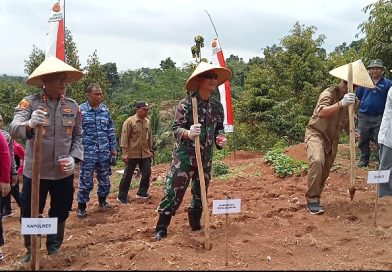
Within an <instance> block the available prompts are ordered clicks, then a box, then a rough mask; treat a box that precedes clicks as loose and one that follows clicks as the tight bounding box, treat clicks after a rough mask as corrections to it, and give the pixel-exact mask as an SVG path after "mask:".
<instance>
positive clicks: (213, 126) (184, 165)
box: [156, 62, 231, 240]
mask: <svg viewBox="0 0 392 272" xmlns="http://www.w3.org/2000/svg"><path fill="white" fill-rule="evenodd" d="M230 76H231V72H230V70H228V69H226V68H223V67H220V66H215V65H211V64H208V63H205V62H202V63H200V64H199V65H198V66H197V68H196V70H195V71H194V72H193V73H192V75H191V77H190V78H189V79H188V81H187V83H186V86H185V87H186V89H187V91H188V92H190V95H188V96H187V97H186V98H184V99H183V100H182V101H180V103H179V104H178V106H177V109H176V113H175V120H174V125H173V134H174V137H175V138H176V143H175V146H174V149H173V160H172V163H171V166H170V169H169V171H168V173H167V177H166V185H165V194H164V197H163V198H162V201H161V204H160V205H159V207H158V213H159V218H158V222H157V225H156V239H157V240H160V239H162V238H164V237H166V236H167V228H168V226H169V224H170V221H171V218H172V216H173V215H175V213H176V211H177V209H178V208H179V206H180V204H181V202H182V199H183V197H184V194H185V191H186V189H187V187H188V185H189V182H190V181H191V180H192V201H191V203H190V205H189V207H188V219H189V225H190V227H191V229H192V230H193V231H195V230H200V229H201V224H200V219H201V215H202V203H201V189H200V180H199V173H198V167H203V170H204V180H205V183H206V188H208V185H209V181H210V179H211V166H212V151H213V145H214V143H215V144H216V146H217V148H218V149H221V148H223V147H224V146H225V144H226V142H227V140H226V138H224V137H223V138H221V139H220V140H218V139H217V138H216V136H217V135H218V132H219V130H222V129H223V128H224V127H223V120H224V112H223V106H222V104H221V103H220V102H219V101H218V100H216V99H215V98H213V97H211V94H212V92H213V91H214V90H215V89H216V87H217V86H218V85H220V84H222V83H224V82H225V81H226V80H228V79H229V78H230ZM193 97H196V99H197V112H198V115H199V120H198V123H199V124H197V125H194V120H193V116H192V98H193ZM196 136H199V137H200V147H201V157H202V165H197V161H196V155H195V142H194V139H195V137H196Z"/></svg>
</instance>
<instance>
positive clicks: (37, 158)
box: [30, 125, 42, 271]
mask: <svg viewBox="0 0 392 272" xmlns="http://www.w3.org/2000/svg"><path fill="white" fill-rule="evenodd" d="M41 143H42V125H39V126H37V127H36V129H35V140H34V153H33V176H32V182H31V217H32V218H38V215H39V187H40V170H41ZM40 249H41V243H40V236H38V235H36V234H34V235H31V263H30V265H31V270H33V271H35V270H39V251H40Z"/></svg>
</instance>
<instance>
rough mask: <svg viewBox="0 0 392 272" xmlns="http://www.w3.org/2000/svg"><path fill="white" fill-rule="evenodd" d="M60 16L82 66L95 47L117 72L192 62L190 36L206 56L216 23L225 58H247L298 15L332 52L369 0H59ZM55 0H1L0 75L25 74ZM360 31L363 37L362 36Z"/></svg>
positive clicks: (353, 29)
mask: <svg viewBox="0 0 392 272" xmlns="http://www.w3.org/2000/svg"><path fill="white" fill-rule="evenodd" d="M65 1H66V4H65V13H66V15H65V16H66V18H65V23H66V27H67V28H68V29H69V30H70V31H71V33H72V36H73V39H74V42H75V43H76V46H77V48H78V51H79V58H80V61H81V64H82V66H85V65H86V62H87V58H88V56H89V55H91V54H92V53H93V52H94V50H95V49H97V53H98V57H99V59H100V62H101V64H104V63H106V62H115V63H116V64H117V68H118V70H119V72H120V71H124V70H127V69H136V68H141V67H159V64H160V62H161V60H163V59H166V58H168V57H170V58H171V59H172V60H173V61H174V62H176V65H177V66H181V65H182V64H183V63H184V62H189V61H192V56H191V51H190V47H191V46H192V45H193V44H194V41H193V37H194V36H195V35H198V34H199V35H201V36H203V37H204V38H205V48H204V49H203V51H202V55H204V56H206V57H207V58H208V57H209V56H210V55H211V53H210V47H209V46H210V43H211V40H212V39H213V38H214V37H215V33H214V29H213V27H212V25H211V23H210V20H209V18H208V16H207V14H206V13H205V11H204V10H207V11H208V12H209V13H210V15H211V17H212V19H213V21H214V24H215V27H216V28H217V31H218V35H219V38H220V44H221V46H222V49H223V52H224V55H225V57H228V56H230V55H231V54H233V55H237V56H239V57H242V58H243V59H244V60H245V61H248V60H249V58H252V57H255V56H262V55H261V54H262V50H261V48H263V47H266V46H271V45H273V44H278V43H279V42H280V39H281V38H283V37H284V36H287V35H289V34H290V30H291V29H292V28H293V26H294V24H295V22H296V21H299V22H300V23H301V24H304V25H305V26H315V27H317V33H316V35H319V34H324V35H326V36H327V39H326V40H325V44H324V46H323V47H324V48H325V49H327V50H328V51H331V50H333V49H334V48H335V46H338V45H340V44H342V43H343V42H347V43H350V42H351V41H353V40H357V38H356V37H355V35H356V34H358V33H359V30H358V25H359V24H360V23H362V22H364V21H366V20H367V17H368V14H365V13H364V12H363V11H362V8H363V7H364V6H366V5H368V4H370V3H373V2H375V0H215V1H212V0H137V1H128V0H110V1H107V0H65ZM55 2H56V0H0V37H1V42H0V74H8V75H25V74H24V60H26V59H28V57H29V55H30V53H31V51H32V48H33V44H35V45H36V46H37V47H38V48H40V49H42V50H44V51H45V49H46V48H45V46H46V33H47V31H48V23H47V20H48V17H49V10H50V8H51V7H52V5H53V4H54V3H55ZM360 37H362V36H360Z"/></svg>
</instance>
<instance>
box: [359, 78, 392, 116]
mask: <svg viewBox="0 0 392 272" xmlns="http://www.w3.org/2000/svg"><path fill="white" fill-rule="evenodd" d="M391 86H392V81H391V80H389V79H387V78H385V77H382V78H381V79H380V80H379V81H378V82H377V84H376V87H375V88H372V89H371V88H365V87H361V86H358V88H357V91H356V95H357V97H358V99H359V100H360V101H361V105H360V107H359V112H360V113H364V114H366V115H370V116H377V115H382V114H383V113H384V108H385V102H386V101H387V94H388V90H389V88H391Z"/></svg>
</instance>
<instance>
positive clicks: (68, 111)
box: [63, 108, 72, 113]
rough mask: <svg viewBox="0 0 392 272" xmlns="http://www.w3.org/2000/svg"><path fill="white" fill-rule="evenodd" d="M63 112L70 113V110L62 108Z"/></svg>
mask: <svg viewBox="0 0 392 272" xmlns="http://www.w3.org/2000/svg"><path fill="white" fill-rule="evenodd" d="M63 112H66V113H70V112H72V109H71V108H63Z"/></svg>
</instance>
